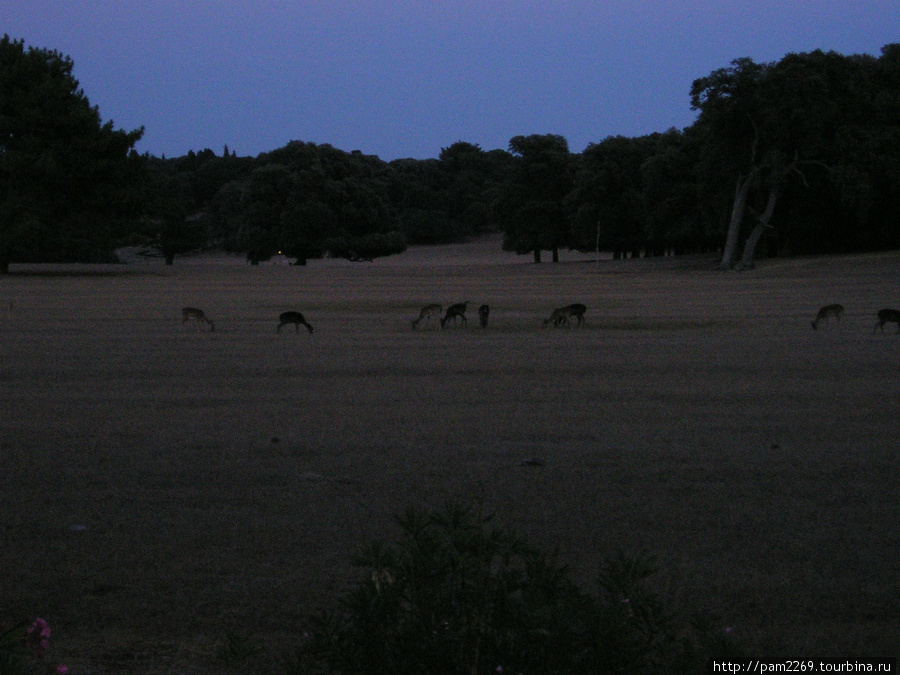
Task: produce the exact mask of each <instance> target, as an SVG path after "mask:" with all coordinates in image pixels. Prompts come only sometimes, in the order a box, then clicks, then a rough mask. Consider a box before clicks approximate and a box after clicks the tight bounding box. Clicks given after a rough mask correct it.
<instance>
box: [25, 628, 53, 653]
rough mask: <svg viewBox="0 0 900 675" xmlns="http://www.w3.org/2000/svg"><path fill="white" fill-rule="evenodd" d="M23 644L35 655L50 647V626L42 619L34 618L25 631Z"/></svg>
mask: <svg viewBox="0 0 900 675" xmlns="http://www.w3.org/2000/svg"><path fill="white" fill-rule="evenodd" d="M25 646H26V647H27V648H29V649H30V650H31V651H33V652H34V655H35V656H37V657H40V656H43V654H44V652H46V651H47V650H48V649H50V626H49V625H48V624H47V622H46V621H44V620H43V619H35V620H34V623H33V624H31V627H30V628H29V629H28V631H27V632H26V633H25Z"/></svg>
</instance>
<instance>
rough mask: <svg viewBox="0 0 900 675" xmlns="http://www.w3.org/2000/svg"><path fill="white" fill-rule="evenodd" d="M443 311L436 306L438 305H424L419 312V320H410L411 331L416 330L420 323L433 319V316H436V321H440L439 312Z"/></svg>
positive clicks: (439, 306)
mask: <svg viewBox="0 0 900 675" xmlns="http://www.w3.org/2000/svg"><path fill="white" fill-rule="evenodd" d="M443 311H444V308H443V307H442V306H441V305H438V304H434V305H425V306H424V307H423V308H422V311H421V312H419V318H418V319H413V320H412V328H413V330H415V329H416V328H418V327H419V324H420V323H422V321H431V317H433V316H436V317H437V318H438V321H440V320H441V312H443Z"/></svg>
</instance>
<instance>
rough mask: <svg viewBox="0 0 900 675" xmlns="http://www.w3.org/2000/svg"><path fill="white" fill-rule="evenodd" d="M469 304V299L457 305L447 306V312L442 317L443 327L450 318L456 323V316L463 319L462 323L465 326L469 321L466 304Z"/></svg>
mask: <svg viewBox="0 0 900 675" xmlns="http://www.w3.org/2000/svg"><path fill="white" fill-rule="evenodd" d="M468 304H469V301H468V300H466V301H465V302H460V303H457V304H455V305H450V306H449V307H448V308H447V313H446V314H445V315H444V318H443V319H441V328H443V327H444V326H446V325H447V324H448V323H449V322H450V319H453V323H454V324H455V323H456V317H459V318H460V319H462V325H463V326H465V325H466V324H467V323H468V322H467V321H466V306H467V305H468Z"/></svg>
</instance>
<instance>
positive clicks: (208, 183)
mask: <svg viewBox="0 0 900 675" xmlns="http://www.w3.org/2000/svg"><path fill="white" fill-rule="evenodd" d="M72 68H73V64H72V62H71V60H70V59H68V58H67V57H64V56H62V55H60V54H59V53H57V52H54V51H48V50H43V49H34V48H26V47H25V45H24V44H23V43H22V42H21V41H14V40H11V39H10V38H9V37H8V36H7V37H4V38H3V40H2V42H0V200H2V201H0V271H5V270H6V269H7V268H8V266H9V263H10V261H13V260H33V261H40V260H97V259H102V257H103V256H104V255H108V252H109V251H110V250H111V249H112V248H114V247H115V246H116V245H119V244H121V243H123V242H132V243H134V242H138V243H142V244H144V245H148V246H152V247H154V248H156V249H157V250H158V251H159V252H160V253H161V254H162V255H163V256H164V257H165V259H166V261H167V262H168V263H171V262H172V261H173V260H174V258H175V257H176V256H178V255H183V254H185V253H189V252H191V251H194V250H198V249H201V248H204V247H218V248H221V249H224V250H227V251H231V252H236V253H241V254H245V255H246V256H247V258H248V260H249V261H250V262H252V263H258V262H260V261H262V260H266V259H268V258H269V257H271V256H272V255H274V254H275V253H277V252H281V253H282V254H284V255H286V256H289V257H291V258H294V259H296V261H297V262H298V263H299V264H304V263H305V262H306V261H307V259H309V258H317V257H321V256H323V255H333V256H343V257H346V258H348V259H351V260H370V259H372V258H375V257H378V256H382V255H390V254H392V253H397V252H400V251H403V250H404V249H405V247H406V246H407V244H410V243H413V244H433V243H447V242H453V241H460V240H463V239H465V238H467V237H471V236H473V235H479V234H483V233H488V232H496V233H502V235H503V247H504V249H506V250H510V251H516V252H517V253H520V254H527V255H531V256H533V259H534V260H535V262H540V260H541V253H542V251H551V252H552V257H553V259H554V260H557V259H558V253H559V250H560V249H561V248H571V249H577V250H581V251H590V250H594V249H595V248H598V247H599V248H601V249H603V250H606V251H612V252H613V254H614V256H616V257H628V256H631V257H634V256H639V255H663V254H672V253H674V254H677V253H686V252H695V251H717V252H718V253H719V254H720V255H721V258H720V267H721V268H723V269H731V268H733V267H737V268H749V267H752V266H753V260H754V257H755V256H756V255H757V252H758V251H761V252H763V253H765V254H768V255H772V254H778V255H791V254H801V253H802V254H809V253H839V252H850V251H865V250H875V249H886V248H900V227H898V225H897V223H898V222H900V44H895V45H887V46H885V47H884V48H883V50H882V53H881V56H880V57H874V56H868V55H851V56H844V55H841V54H837V53H835V52H823V51H813V52H809V53H802V54H788V55H787V56H785V57H784V58H783V59H781V60H780V61H778V62H773V63H756V62H754V61H753V60H752V59H749V58H740V59H736V60H735V61H733V62H732V63H731V64H729V65H728V66H727V67H724V68H720V69H717V70H715V71H713V72H712V73H710V74H709V75H707V76H705V77H701V78H698V79H697V80H695V81H694V82H693V85H692V86H691V88H690V100H691V105H692V107H693V109H695V110H696V111H697V119H696V121H695V122H694V123H693V124H692V125H691V126H689V127H687V128H685V129H683V130H677V129H669V130H667V131H664V132H660V133H652V134H649V135H646V136H639V137H635V138H627V137H623V136H610V137H608V138H605V139H601V140H598V141H597V142H594V143H590V144H589V145H588V147H587V148H586V149H585V150H584V151H583V152H581V153H573V152H571V151H570V149H569V145H568V142H567V140H566V139H565V138H564V137H563V136H560V135H556V134H542V135H541V134H535V135H520V136H514V137H512V138H511V139H510V141H509V146H508V148H507V149H506V150H491V151H485V150H482V149H481V148H480V147H479V146H478V145H476V144H472V143H467V142H465V141H457V142H455V143H453V144H451V145H449V146H448V147H445V148H442V149H441V151H440V153H439V156H438V157H437V158H435V159H424V160H416V159H401V160H395V161H392V162H385V161H383V160H381V159H379V158H378V157H376V156H371V155H364V154H362V153H360V152H358V151H354V152H345V151H343V150H339V149H337V148H334V147H332V146H330V145H317V144H314V143H307V142H302V141H290V142H288V143H287V144H286V145H285V146H283V147H281V148H277V149H275V150H272V151H270V152H266V153H262V154H260V155H259V156H257V157H237V156H236V155H235V154H234V153H233V152H230V151H229V150H228V148H227V146H226V147H225V149H224V151H223V153H222V154H221V156H217V155H216V153H215V152H213V151H212V150H209V149H204V150H201V151H198V152H194V151H191V152H189V153H188V154H187V155H185V156H183V157H176V158H171V159H166V158H164V157H163V158H156V157H151V156H147V155H144V156H140V155H137V153H135V152H134V149H133V148H134V144H135V143H136V142H137V140H138V139H139V138H140V137H141V133H142V130H141V129H138V130H135V131H131V132H125V131H120V130H115V129H114V128H113V125H112V122H106V123H103V122H101V120H100V116H99V112H98V111H97V109H96V108H94V107H91V106H90V104H89V102H88V100H87V98H86V96H85V95H84V93H83V92H82V91H81V90H80V89H79V88H78V82H77V81H76V80H75V79H74V78H73V77H72ZM741 247H742V248H743V250H741Z"/></svg>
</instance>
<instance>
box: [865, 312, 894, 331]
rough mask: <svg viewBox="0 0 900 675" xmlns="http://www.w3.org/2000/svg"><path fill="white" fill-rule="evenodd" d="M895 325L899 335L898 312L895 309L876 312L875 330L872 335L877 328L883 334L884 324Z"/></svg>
mask: <svg viewBox="0 0 900 675" xmlns="http://www.w3.org/2000/svg"><path fill="white" fill-rule="evenodd" d="M891 322H893V323H896V324H897V332H898V333H900V310H897V309H882V310H881V311H880V312H878V323H876V324H875V328H874V329H873V330H872V332H873V333H874V332H875V331H876V330H878V329H879V328H880V329H881V332H882V333H883V332H884V324H886V323H891Z"/></svg>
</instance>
